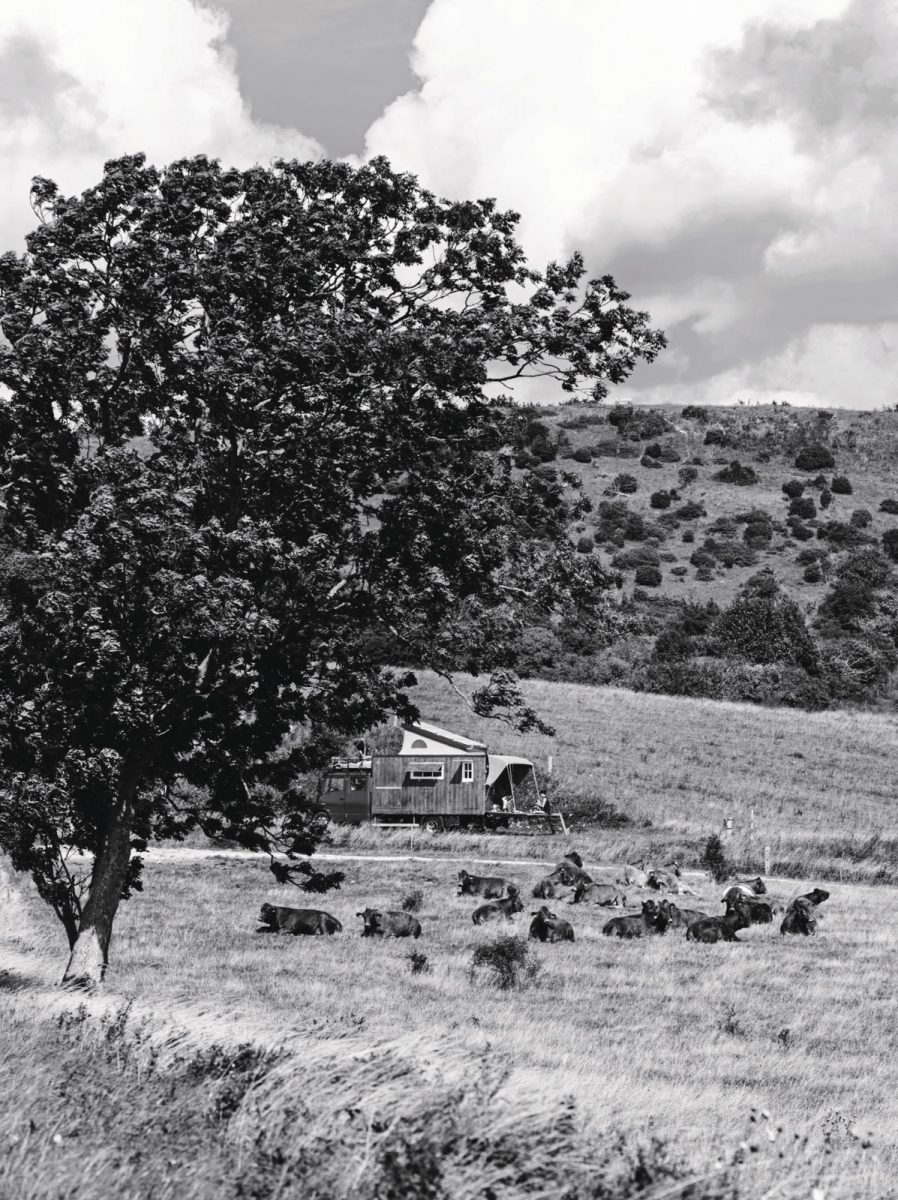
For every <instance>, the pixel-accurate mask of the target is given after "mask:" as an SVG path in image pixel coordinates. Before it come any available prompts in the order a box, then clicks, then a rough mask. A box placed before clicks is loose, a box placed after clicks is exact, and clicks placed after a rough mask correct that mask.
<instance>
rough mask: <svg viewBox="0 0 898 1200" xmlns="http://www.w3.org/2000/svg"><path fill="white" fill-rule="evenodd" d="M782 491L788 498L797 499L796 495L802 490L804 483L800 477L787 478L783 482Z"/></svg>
mask: <svg viewBox="0 0 898 1200" xmlns="http://www.w3.org/2000/svg"><path fill="white" fill-rule="evenodd" d="M783 491H784V492H785V493H786V495H787V496H788V497H789V499H790V500H797V499H798V497H799V496H800V495H801V494H802V493H803V492H804V484H803V483H802V482H801V480H800V479H789V480H787V482H786V483H784V484H783Z"/></svg>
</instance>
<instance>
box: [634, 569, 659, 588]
mask: <svg viewBox="0 0 898 1200" xmlns="http://www.w3.org/2000/svg"><path fill="white" fill-rule="evenodd" d="M634 582H635V583H636V584H638V586H639V587H660V586H661V572H660V570H659V569H658V568H657V567H637V568H636V574H635V576H634Z"/></svg>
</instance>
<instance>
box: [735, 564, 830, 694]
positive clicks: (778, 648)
mask: <svg viewBox="0 0 898 1200" xmlns="http://www.w3.org/2000/svg"><path fill="white" fill-rule="evenodd" d="M714 636H715V637H716V638H717V639H718V641H719V643H720V645H721V648H722V649H723V652H724V654H725V655H727V656H729V657H734V658H742V659H745V660H746V661H747V662H750V663H758V664H771V665H779V666H784V665H795V666H799V667H803V668H805V670H808V671H811V672H814V671H816V670H817V667H818V656H817V647H816V645H815V643H814V640H813V638H812V637H811V635H810V633H809V632H808V629H807V626H806V625H805V621H804V616H803V615H802V612H801V609H800V608H799V607H798V605H797V604H796V603H795V601H794V600H790V599H789V597H788V596H786V595H785V594H784V593H783V592H782V591H780V588H779V585H778V584H777V582H776V579H775V578H774V576H773V573H772V572H771V571H761V572H759V573H758V574H757V575H753V576H752V577H751V579H749V580H748V581H747V582H746V584H745V586H744V587H743V588H741V589H740V591H739V594H738V596H737V597H736V599H735V600H734V601H733V603H732V604H731V605H730V607H729V608H727V609H725V610H724V611H723V612H722V613H721V614H720V616H719V617H718V618H717V620H716V621H715V623H714Z"/></svg>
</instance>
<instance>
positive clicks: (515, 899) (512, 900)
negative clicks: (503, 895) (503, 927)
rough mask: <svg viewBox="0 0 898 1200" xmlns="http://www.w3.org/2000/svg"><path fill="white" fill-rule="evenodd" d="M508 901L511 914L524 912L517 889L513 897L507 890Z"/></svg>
mask: <svg viewBox="0 0 898 1200" xmlns="http://www.w3.org/2000/svg"><path fill="white" fill-rule="evenodd" d="M508 901H509V903H508V907H509V909H510V910H511V911H512V912H513V913H516V912H523V911H524V905H523V904H522V903H521V897H520V896H519V895H518V893H517V889H515V893H514V895H512V894H511V891H510V890H509V894H508Z"/></svg>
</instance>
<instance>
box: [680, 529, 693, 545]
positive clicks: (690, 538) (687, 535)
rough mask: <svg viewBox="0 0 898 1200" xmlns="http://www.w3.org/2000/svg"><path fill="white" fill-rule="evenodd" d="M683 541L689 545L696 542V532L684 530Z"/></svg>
mask: <svg viewBox="0 0 898 1200" xmlns="http://www.w3.org/2000/svg"><path fill="white" fill-rule="evenodd" d="M683 541H684V542H686V544H687V545H688V544H689V543H690V542H694V541H695V531H694V530H692V529H684V530H683Z"/></svg>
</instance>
